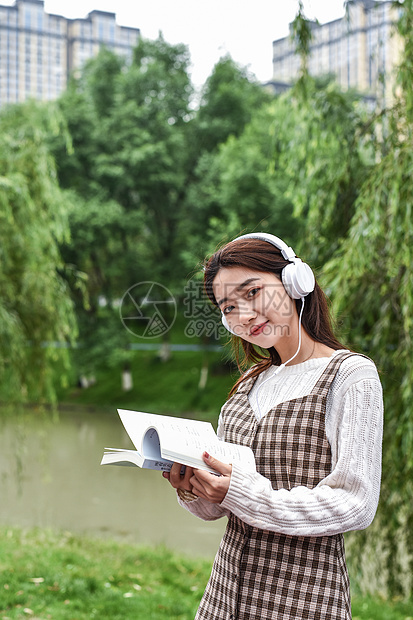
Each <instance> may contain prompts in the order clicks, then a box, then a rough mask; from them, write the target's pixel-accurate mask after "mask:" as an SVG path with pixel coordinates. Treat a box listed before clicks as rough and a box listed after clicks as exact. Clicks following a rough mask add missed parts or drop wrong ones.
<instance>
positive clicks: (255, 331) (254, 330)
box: [250, 321, 268, 336]
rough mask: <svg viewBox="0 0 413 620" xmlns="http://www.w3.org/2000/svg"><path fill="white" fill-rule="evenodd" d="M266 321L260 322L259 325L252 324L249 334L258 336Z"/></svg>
mask: <svg viewBox="0 0 413 620" xmlns="http://www.w3.org/2000/svg"><path fill="white" fill-rule="evenodd" d="M267 323H268V321H265V323H260V324H259V325H254V327H252V328H251V329H250V336H259V335H260V334H262V332H263V331H264V329H265V327H266V325H267Z"/></svg>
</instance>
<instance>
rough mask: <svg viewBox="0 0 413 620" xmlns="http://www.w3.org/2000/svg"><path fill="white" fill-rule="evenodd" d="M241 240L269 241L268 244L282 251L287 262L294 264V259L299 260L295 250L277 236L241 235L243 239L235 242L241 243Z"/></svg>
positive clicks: (265, 234)
mask: <svg viewBox="0 0 413 620" xmlns="http://www.w3.org/2000/svg"><path fill="white" fill-rule="evenodd" d="M240 239H261V240H262V241H268V243H271V244H272V245H275V247H276V248H278V249H279V250H280V252H281V254H282V256H283V258H285V260H288V261H292V262H294V259H295V258H297V257H296V255H295V252H294V250H293V249H292V248H290V246H288V245H287V244H286V243H285V242H284V241H283V240H282V239H280V238H279V237H276V236H275V235H270V234H269V233H248V234H246V235H241V237H237V238H236V239H234V240H233V241H239V240H240Z"/></svg>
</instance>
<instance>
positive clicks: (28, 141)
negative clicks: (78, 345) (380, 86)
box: [0, 103, 76, 401]
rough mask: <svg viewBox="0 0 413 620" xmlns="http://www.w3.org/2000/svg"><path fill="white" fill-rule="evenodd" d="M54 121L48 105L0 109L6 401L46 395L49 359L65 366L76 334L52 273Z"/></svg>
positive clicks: (1, 342)
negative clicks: (68, 347)
mask: <svg viewBox="0 0 413 620" xmlns="http://www.w3.org/2000/svg"><path fill="white" fill-rule="evenodd" d="M60 128H61V119H60V117H59V115H58V114H57V113H56V111H55V110H54V108H53V107H49V109H48V110H46V109H45V108H43V107H42V106H40V105H35V104H33V103H29V104H26V105H22V106H14V107H10V108H9V109H7V110H6V111H4V112H2V114H1V115H0V188H1V191H0V247H1V250H0V252H1V260H0V288H1V291H2V295H1V300H0V324H1V328H0V370H1V373H2V376H3V381H4V383H5V386H7V388H8V394H7V396H8V398H9V399H10V400H11V401H18V400H25V399H26V398H29V399H31V400H39V399H40V400H42V399H46V400H49V401H50V400H51V401H53V400H54V399H55V386H54V384H53V373H52V369H53V365H54V364H55V363H56V362H57V361H58V360H59V361H63V362H64V363H63V368H64V367H66V369H67V367H68V357H67V351H66V350H65V348H64V346H65V345H66V344H67V343H69V342H71V341H73V339H74V338H75V337H76V323H75V318H74V313H73V308H72V303H71V301H70V296H69V294H68V290H67V286H66V284H65V281H64V279H63V278H62V277H61V275H60V274H59V270H60V271H61V270H62V269H63V267H64V265H63V262H62V259H61V256H60V250H59V244H60V243H63V242H64V241H66V242H67V241H68V239H69V229H68V224H67V210H68V205H67V200H66V199H65V196H64V194H63V193H62V192H61V190H60V188H59V185H58V182H57V176H56V170H55V165H54V160H53V158H52V156H51V155H50V152H49V150H48V147H47V136H48V134H49V133H53V132H57V131H59V130H60ZM48 343H56V345H57V347H59V345H60V347H63V348H56V347H50V346H48ZM62 377H64V373H63V375H62Z"/></svg>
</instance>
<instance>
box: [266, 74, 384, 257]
mask: <svg viewBox="0 0 413 620" xmlns="http://www.w3.org/2000/svg"><path fill="white" fill-rule="evenodd" d="M277 108H278V110H277V111H278V119H277V120H278V122H277V125H276V128H275V131H274V133H275V151H276V153H277V157H278V166H279V167H280V168H281V170H283V173H284V175H285V178H286V179H287V180H288V188H287V191H286V195H287V196H288V197H289V199H290V200H291V202H292V203H293V205H294V215H295V217H296V218H297V220H299V221H302V222H304V228H305V233H306V234H305V235H304V240H303V241H301V243H300V244H299V249H300V251H302V252H303V253H304V254H305V256H306V257H307V259H308V260H309V261H310V262H312V263H313V264H315V265H317V266H320V265H322V264H323V263H324V262H325V261H326V260H327V258H329V257H330V256H331V254H332V253H334V251H335V250H336V249H337V248H338V247H339V246H340V242H341V240H342V239H344V238H345V236H346V234H347V232H348V229H349V225H350V221H351V218H352V216H353V213H354V205H355V201H356V199H357V193H358V191H359V187H360V185H361V183H362V181H363V180H364V178H365V176H366V174H368V171H369V169H370V166H371V165H372V154H371V152H370V151H371V149H369V148H368V147H367V146H366V139H365V138H362V137H361V130H362V127H363V123H364V121H365V120H366V115H367V112H366V110H365V109H364V108H363V106H362V105H361V104H360V102H359V101H358V99H357V97H356V96H355V95H354V94H353V93H351V92H350V93H342V92H340V90H339V87H338V86H337V85H336V84H334V83H333V82H330V83H327V84H325V85H323V84H321V85H319V84H318V83H317V82H316V81H314V80H313V79H312V78H310V77H308V78H307V80H306V94H305V97H303V95H302V92H301V91H300V89H295V90H293V91H291V92H289V93H287V94H286V95H284V96H283V97H282V99H281V101H279V102H278V105H277Z"/></svg>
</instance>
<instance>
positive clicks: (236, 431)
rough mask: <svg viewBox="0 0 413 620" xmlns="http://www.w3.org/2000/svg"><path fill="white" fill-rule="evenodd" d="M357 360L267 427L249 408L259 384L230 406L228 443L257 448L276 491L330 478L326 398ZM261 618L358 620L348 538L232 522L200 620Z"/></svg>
mask: <svg viewBox="0 0 413 620" xmlns="http://www.w3.org/2000/svg"><path fill="white" fill-rule="evenodd" d="M350 355H353V354H352V353H348V352H343V353H339V354H337V355H336V356H335V357H334V359H333V360H332V361H331V362H330V363H329V365H328V366H327V368H326V369H325V371H324V373H323V374H322V375H321V377H320V379H319V380H318V381H317V383H316V385H315V386H314V389H313V390H312V392H311V393H310V394H309V395H307V396H304V397H302V398H297V399H294V400H289V401H286V402H284V403H281V404H280V405H278V406H277V407H275V408H274V409H272V410H271V411H270V412H268V413H267V415H266V416H264V418H263V419H262V420H261V422H257V420H256V418H255V416H254V414H253V412H252V410H251V407H250V405H249V402H248V393H249V391H250V389H251V388H252V386H253V383H254V381H255V378H252V379H251V378H248V377H247V378H246V380H245V381H244V382H243V384H242V385H241V386H240V388H239V390H238V391H237V393H236V394H234V395H233V396H232V398H231V399H229V400H228V402H227V403H226V404H225V406H224V407H223V410H222V415H223V420H224V427H225V437H224V439H225V440H226V441H231V442H234V443H238V444H243V445H248V446H250V447H251V448H252V449H253V450H254V453H255V457H256V462H257V471H258V472H259V473H261V474H262V475H263V476H265V477H266V478H268V479H269V480H271V483H272V486H273V488H274V489H281V488H283V489H292V488H293V487H296V486H300V485H304V486H306V487H308V488H313V487H315V486H316V485H317V484H318V483H319V482H320V481H321V480H322V479H323V478H325V477H326V476H327V475H328V474H329V473H330V472H331V450H330V446H329V443H328V440H327V437H326V434H325V425H324V418H325V408H326V399H327V394H328V390H329V388H330V386H331V383H332V381H333V380H334V377H335V375H336V373H337V370H338V368H339V366H340V364H341V362H342V361H343V360H344V359H345V358H346V357H349V356H350ZM258 619H259V620H307V619H308V620H310V619H311V620H351V608H350V586H349V579H348V574H347V568H346V563H345V554H344V541H343V536H342V535H341V534H338V535H335V536H317V537H306V536H285V535H280V534H277V533H275V532H270V531H267V530H260V529H258V528H254V527H251V526H249V525H247V524H246V523H243V522H242V521H241V520H240V519H239V518H238V517H236V516H234V515H231V517H230V519H229V521H228V525H227V528H226V531H225V534H224V537H223V539H222V541H221V545H220V548H219V550H218V553H217V556H216V558H215V562H214V565H213V568H212V572H211V577H210V580H209V582H208V585H207V587H206V590H205V593H204V596H203V598H202V601H201V604H200V607H199V609H198V612H197V615H196V620H258Z"/></svg>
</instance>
